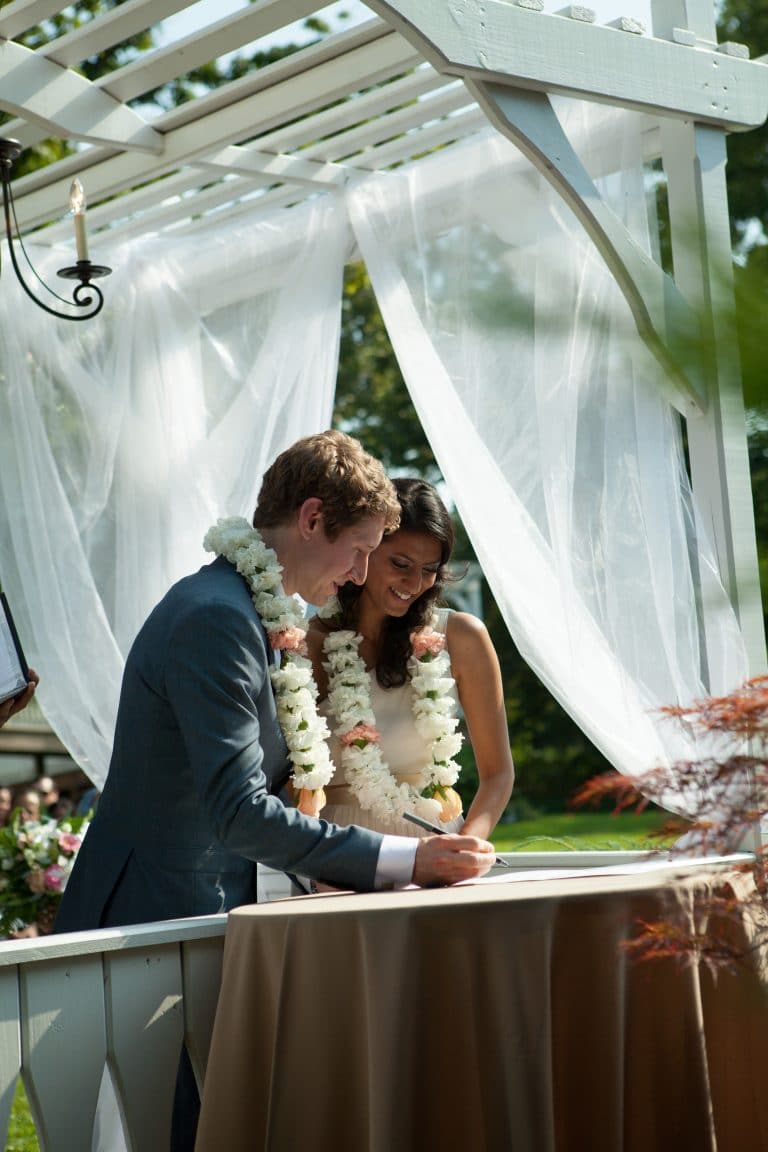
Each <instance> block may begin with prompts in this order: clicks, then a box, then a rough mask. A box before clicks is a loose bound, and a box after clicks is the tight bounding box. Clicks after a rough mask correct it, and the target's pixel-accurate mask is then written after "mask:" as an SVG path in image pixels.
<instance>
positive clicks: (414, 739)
mask: <svg viewBox="0 0 768 1152" xmlns="http://www.w3.org/2000/svg"><path fill="white" fill-rule="evenodd" d="M449 613H450V609H449V608H438V609H436V610H435V612H434V615H433V619H432V627H433V628H434V630H435V631H436V632H442V633H443V634H445V630H446V628H447V625H448V615H449ZM453 697H454V705H455V707H456V708H458V697H457V694H456V688H455V686H454V688H453ZM371 706H372V708H373V714H374V716H375V717H376V727H377V728H378V729H379V731H380V732H381V743H380V748H381V754H382V756H383V757H384V760H385V762H386V763H387V764H388V765H389V769H390V771H391V772H392V774H393V776H395V777H396V779H397V780H398V781H401V782H404V783H408V784H413V783H417V782H418V780H419V771H420V769H421V768H422V767H423V766H424V764H425V763H426V762H427V760H428V759H429V745H428V744H427V742H426V741H425V740H424V739H423V738H422V737H421V736H420V735H419V733H418V732H417V731H416V725H415V724H414V720H413V710H412V709H413V688H412V687H411V682H410V680H408V681H406V683H405V684H403V685H401V686H400V687H399V688H382V687H381V685H380V684H379V682H378V680H377V679H376V677H375V676H372V677H371ZM318 711H319V712H320V714H321V715H322V716H325V718H326V719H327V720H328V726H329V728H330V729H331V738H330V741H329V746H330V751H331V759H332V761H333V763H334V764H335V765H336V772H335V774H334V776H333V779H332V780H331V782H330V784H326V787H325V794H326V797H327V803H326V805H325V807H324V808H323V810H322V812H321V813H320V815H321V818H322V819H323V820H329V821H330V822H331V823H333V824H359V825H360V826H361V827H363V828H372V829H373V830H374V831H375V832H387V833H390V834H393V835H397V836H426V835H428V833H427V832H424V831H422V830H421V829H420V828H417V827H416V825H415V824H409V823H408V821H407V820H399V819H396V820H394V821H393V822H392V823H387V824H384V823H383V822H382V821H381V820H378V819H377V818H376V817H374V816H373V815H372V814H371V813H370V812H366V811H364V810H363V809H362V808H361V807H360V805H359V804H358V802H357V798H356V797H355V796H354V795H353V793H352V790H351V788H350V787H349V785H348V784H347V782H346V779H345V777H344V769H343V768H342V767H341V766H340V765H341V756H340V753H341V745H340V743H339V741H338V739H337V738H336V736H335V735H334V734H333V721H332V720H331V719H330V718H329V717H328V711H327V701H325V700H323V701H322V702H321V703H320V705H319V708H318ZM462 823H463V818H462V817H461V816H459V817H457V819H456V820H453V821H451V822H450V823H448V824H443V825H442V826H443V827H444V828H445V830H446V832H456V831H458V830H459V828H460V827H461V825H462Z"/></svg>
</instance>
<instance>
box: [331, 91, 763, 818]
mask: <svg viewBox="0 0 768 1152" xmlns="http://www.w3.org/2000/svg"><path fill="white" fill-rule="evenodd" d="M559 109H560V112H559V114H560V115H561V118H563V119H564V122H567V123H566V127H567V130H568V132H569V135H570V136H571V138H572V139H573V140H574V142H575V143H576V144H577V147H579V149H580V151H581V154H582V158H583V159H584V160H585V162H586V163H587V166H588V168H589V169H590V171H592V172H593V173H595V174H598V173H600V174H602V175H601V178H600V180H599V183H600V186H601V188H602V191H603V194H604V195H605V196H606V198H607V199H608V201H609V202H610V203H611V204H612V205H613V207H614V209H615V210H616V211H617V212H618V213H619V214H620V215H621V216H622V218H623V219H624V221H625V223H626V224H627V226H628V227H629V228H630V230H631V231H632V233H633V235H634V236H635V238H636V239H637V240H638V241H639V242H640V243H642V244H644V245H645V246H646V247H647V248H648V247H649V246H650V243H651V235H652V232H651V230H650V229H649V207H648V196H647V189H646V187H645V181H644V175H643V167H642V161H641V147H640V145H641V140H640V124H641V121H640V119H639V117H637V116H634V115H631V114H623V113H615V112H612V111H609V110H606V109H603V108H597V107H596V106H589V105H579V104H570V105H567V104H565V103H564V102H563V103H562V104H560V105H559ZM617 140H618V141H621V142H623V156H622V157H621V158H620V162H619V164H618V166H617V164H616V163H615V161H614V162H613V163H611V162H610V159H609V158H610V152H611V149H613V153H614V155H615V151H616V141H617ZM610 173H613V174H612V175H611V174H610ZM348 203H349V207H350V215H351V219H352V224H353V229H354V231H355V234H356V236H357V240H358V243H359V246H360V250H361V252H362V255H363V257H364V259H365V262H366V264H367V266H368V269H369V272H370V276H371V280H372V283H373V286H374V289H375V292H376V295H377V298H378V301H379V304H380V307H381V310H382V313H383V316H384V319H385V322H386V324H387V328H388V330H389V333H390V336H391V339H392V341H393V344H394V346H395V350H396V353H397V356H398V359H399V362H400V365H401V368H402V370H403V373H404V376H405V379H406V381H407V384H408V388H409V390H410V393H411V396H412V398H413V401H414V404H415V406H416V409H417V411H418V413H419V416H420V418H421V420H422V423H423V425H424V428H425V430H426V433H427V435H428V437H429V440H430V443H431V445H432V447H433V450H434V452H435V455H436V457H437V460H438V462H439V464H440V466H441V468H442V470H443V473H444V475H445V478H446V480H447V483H448V486H449V489H450V492H451V495H452V497H453V498H454V499H455V501H456V504H457V507H458V509H459V512H460V514H461V516H462V519H463V521H464V523H465V525H466V527H467V530H468V532H469V534H470V537H471V539H472V541H473V544H474V546H475V548H476V551H477V554H478V557H479V559H480V561H481V563H482V565H483V568H484V571H485V573H486V576H487V578H488V581H489V583H490V585H491V588H492V589H493V593H494V596H495V597H496V599H497V601H498V603H499V606H500V608H501V611H502V612H503V615H504V618H505V620H506V622H507V624H508V626H509V629H510V631H511V633H512V636H513V638H514V639H515V642H516V643H517V645H518V647H519V649H520V651H521V652H522V654H523V655H524V657H525V658H526V660H527V661H528V662H529V663H530V665H531V666H532V667H533V669H534V670H535V671H536V673H537V674H538V675H539V676H540V678H541V679H542V680H543V681H544V683H545V684H546V685H547V686H548V688H549V689H550V690H551V691H552V692H553V694H554V695H555V696H556V697H557V698H558V699H559V701H560V702H561V703H562V704H563V706H564V707H565V708H566V709H567V710H568V711H569V712H570V714H571V715H572V716H573V717H574V718H575V719H576V721H577V722H578V723H579V724H580V725H581V727H582V728H583V729H584V731H585V732H587V733H588V735H589V736H590V737H591V738H592V740H593V741H594V742H595V743H596V744H597V746H598V747H599V748H600V749H601V750H602V751H603V753H604V754H605V755H606V756H607V757H608V759H609V760H610V761H611V762H612V763H613V764H614V765H615V766H616V767H617V768H619V769H621V770H623V771H627V772H640V771H642V770H644V769H648V768H649V767H652V766H653V765H654V764H655V763H657V762H669V760H670V759H672V758H677V757H679V756H685V755H692V754H693V752H694V749H693V748H692V746H691V745H690V743H689V738H688V737H687V736H686V735H685V733H683V732H681V731H679V729H677V728H676V727H674V726H671V725H670V724H669V723H664V722H661V721H660V720H659V717H658V715H657V714H656V713H655V710H656V709H657V708H658V707H659V706H661V705H663V704H673V703H676V702H686V703H687V702H689V701H690V700H691V699H692V698H694V697H697V696H701V695H703V694H706V692H707V686H705V684H704V683H703V681H702V673H701V667H700V663H701V661H700V650H699V631H698V622H697V610H696V599H697V580H699V579H700V581H701V586H702V588H703V589H704V593H703V594H704V595H705V596H706V598H707V603H708V610H709V611H710V613H711V615H712V617H713V619H715V620H716V621H717V627H716V628H715V629H714V630H713V634H714V636H715V637H716V646H715V649H713V650H712V651H711V652H710V653H709V657H710V663H711V667H712V668H713V669H714V677H713V680H712V682H711V684H710V685H709V687H711V690H712V691H714V692H720V691H726V690H728V689H729V688H732V687H734V686H735V685H736V684H737V683H739V682H740V681H741V680H742V679H743V677H744V675H745V674H746V660H745V656H744V651H743V644H742V641H741V637H740V634H739V630H738V626H737V622H736V620H735V617H734V615H733V613H732V611H731V609H730V606H729V604H728V601H727V598H726V596H725V593H724V592H723V589H722V587H721V585H720V582H719V579H718V577H717V572H716V568H715V565H714V562H713V560H712V556H711V554H710V551H709V550H708V548H707V547H706V544H705V542H703V541H701V540H698V541H697V540H696V539H695V529H694V523H693V516H692V513H691V493H690V489H689V485H688V480H687V476H686V473H685V468H684V461H683V454H682V449H681V437H680V428H679V421H678V417H677V415H676V413H675V412H674V411H673V410H672V409H671V408H670V406H669V405H668V404H667V403H666V402H665V401H664V400H663V399H662V397H661V390H660V388H659V386H658V385H659V374H660V371H661V369H660V368H659V366H658V364H657V363H656V361H655V360H654V359H652V358H651V356H650V354H649V353H648V352H647V351H646V349H645V347H644V346H643V345H642V344H641V342H640V341H639V339H638V337H637V335H636V332H635V329H634V326H633V323H632V320H631V317H630V315H629V310H628V308H627V306H626V303H625V301H624V299H623V297H621V296H620V294H619V292H618V290H617V289H616V287H615V286H614V284H613V282H612V279H611V276H610V274H609V273H608V272H607V270H606V268H605V266H604V264H603V261H602V260H601V258H600V256H599V254H598V253H597V251H596V249H595V248H594V246H593V244H592V243H591V242H590V240H589V239H588V237H587V236H586V234H585V233H584V231H583V229H582V228H581V226H580V225H579V223H578V222H577V221H576V219H575V217H573V215H572V214H571V213H570V212H569V210H568V209H567V208H566V207H565V205H564V203H563V202H562V201H561V200H560V199H559V198H558V197H557V196H556V195H555V194H554V193H552V192H551V191H550V189H549V186H548V185H547V184H546V182H545V181H544V180H543V179H541V178H540V177H539V176H538V174H537V173H536V172H535V170H534V169H533V168H532V167H531V166H530V165H529V164H528V163H527V162H526V161H525V160H524V159H523V158H522V157H521V155H520V154H519V152H518V151H517V150H516V149H515V148H514V147H513V146H512V145H511V144H510V143H509V142H508V141H506V140H504V139H503V138H502V137H500V136H499V135H497V134H496V133H491V132H489V133H488V134H484V135H483V136H482V137H480V138H475V139H474V140H472V141H470V142H468V143H465V144H463V145H459V146H456V147H454V148H451V149H448V150H446V151H445V152H443V153H440V154H437V155H436V156H434V157H432V158H431V159H430V160H427V161H424V162H422V163H421V164H419V165H418V166H414V167H411V168H409V169H408V170H406V171H403V172H402V173H395V174H388V175H383V176H374V177H370V178H367V179H365V180H364V181H362V182H361V183H360V184H359V185H357V186H356V187H355V188H354V189H353V190H351V192H350V194H349V197H348ZM697 568H698V569H700V573H699V575H698V576H697ZM670 801H671V802H672V804H674V803H677V805H678V806H679V807H680V808H681V809H684V808H685V799H684V798H683V797H680V796H677V797H670Z"/></svg>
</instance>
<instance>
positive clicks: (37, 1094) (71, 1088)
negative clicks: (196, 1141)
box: [0, 916, 227, 1152]
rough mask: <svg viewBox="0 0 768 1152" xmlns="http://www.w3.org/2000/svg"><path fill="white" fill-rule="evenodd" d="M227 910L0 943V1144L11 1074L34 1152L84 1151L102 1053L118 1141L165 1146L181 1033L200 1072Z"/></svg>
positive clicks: (149, 1150) (148, 1148) (145, 1151)
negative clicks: (24, 1105)
mask: <svg viewBox="0 0 768 1152" xmlns="http://www.w3.org/2000/svg"><path fill="white" fill-rule="evenodd" d="M226 920H227V918H226V916H206V917H200V918H199V919H189V920H169V921H165V922H163V923H158V924H140V925H137V926H135V927H132V928H109V929H100V930H99V931H96V932H73V933H70V934H68V935H61V936H48V937H44V938H42V939H39V940H34V941H28V940H19V941H6V942H3V943H2V944H0V1138H1V1139H2V1143H1V1144H0V1147H5V1145H6V1141H7V1134H8V1121H9V1117H10V1111H11V1103H12V1101H13V1096H14V1091H15V1087H16V1083H17V1080H18V1077H19V1075H21V1077H22V1079H23V1082H24V1087H25V1089H26V1093H27V1098H28V1100H29V1105H30V1110H31V1112H32V1117H33V1120H34V1123H35V1128H36V1130H37V1138H38V1144H39V1147H40V1152H89V1150H90V1148H91V1136H92V1129H93V1119H94V1113H95V1110H96V1101H97V1099H98V1096H99V1089H100V1085H101V1081H102V1076H103V1074H104V1067H105V1063H106V1064H107V1065H108V1067H109V1069H110V1072H111V1076H112V1081H113V1084H114V1086H115V1092H116V1095H117V1097H118V1100H119V1103H120V1107H121V1113H122V1119H123V1125H124V1128H125V1131H126V1136H127V1146H128V1148H129V1149H136V1150H140V1152H154V1150H155V1149H157V1150H160V1149H162V1150H165V1149H167V1148H168V1145H169V1140H170V1129H171V1107H172V1101H173V1092H174V1086H175V1082H176V1070H177V1067H178V1062H179V1051H180V1048H181V1044H182V1041H183V1040H185V1041H186V1044H187V1048H188V1050H189V1054H190V1057H191V1060H192V1066H193V1068H194V1070H195V1075H196V1077H197V1079H198V1084H200V1085H202V1082H203V1078H204V1075H205V1066H206V1061H207V1057H208V1048H209V1045H210V1039H211V1030H212V1027H213V1018H214V1014H215V1011H216V1001H217V998H218V992H219V984H220V979H221V960H222V952H223V944H224V929H225V926H226Z"/></svg>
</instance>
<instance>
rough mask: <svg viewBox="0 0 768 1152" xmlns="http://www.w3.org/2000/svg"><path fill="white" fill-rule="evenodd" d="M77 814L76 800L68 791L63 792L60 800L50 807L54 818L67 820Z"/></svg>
mask: <svg viewBox="0 0 768 1152" xmlns="http://www.w3.org/2000/svg"><path fill="white" fill-rule="evenodd" d="M74 814H75V802H74V800H73V799H72V797H71V796H70V795H69V793H68V792H62V793H60V795H59V798H58V800H57V801H56V803H55V804H54V805H53V807H52V808H51V809H50V815H51V818H52V819H53V820H66V819H68V818H69V817H70V816H74Z"/></svg>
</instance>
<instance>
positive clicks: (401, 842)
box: [374, 836, 419, 889]
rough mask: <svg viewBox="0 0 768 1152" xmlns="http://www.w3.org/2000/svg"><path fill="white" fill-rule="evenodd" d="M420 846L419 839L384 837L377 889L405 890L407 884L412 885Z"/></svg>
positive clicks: (377, 876)
mask: <svg viewBox="0 0 768 1152" xmlns="http://www.w3.org/2000/svg"><path fill="white" fill-rule="evenodd" d="M418 846H419V839H418V837H412V836H385V837H384V839H383V840H382V843H381V848H380V849H379V859H378V863H377V864H376V879H375V881H374V883H375V886H376V888H377V889H380V888H404V887H405V886H406V885H407V884H410V883H412V881H413V869H414V866H415V864H416V849H417V848H418Z"/></svg>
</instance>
